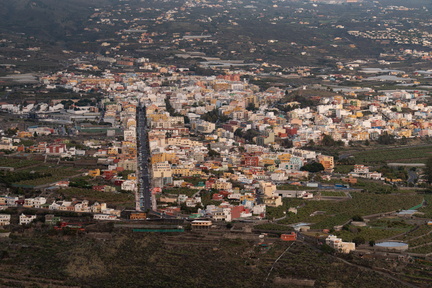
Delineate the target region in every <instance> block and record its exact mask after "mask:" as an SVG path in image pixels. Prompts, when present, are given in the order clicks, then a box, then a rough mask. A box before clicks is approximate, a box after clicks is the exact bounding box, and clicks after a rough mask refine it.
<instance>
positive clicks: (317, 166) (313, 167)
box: [300, 162, 324, 173]
mask: <svg viewBox="0 0 432 288" xmlns="http://www.w3.org/2000/svg"><path fill="white" fill-rule="evenodd" d="M300 170H301V171H308V172H313V173H314V172H320V171H323V170H324V166H323V165H322V164H321V163H318V162H312V163H308V164H306V165H304V166H303V167H301V168H300Z"/></svg>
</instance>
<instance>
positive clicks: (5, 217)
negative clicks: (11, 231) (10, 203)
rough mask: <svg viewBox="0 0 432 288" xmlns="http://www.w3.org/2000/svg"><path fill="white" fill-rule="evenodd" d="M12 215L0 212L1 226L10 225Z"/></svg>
mask: <svg viewBox="0 0 432 288" xmlns="http://www.w3.org/2000/svg"><path fill="white" fill-rule="evenodd" d="M10 219H11V215H9V214H0V226H6V225H10Z"/></svg>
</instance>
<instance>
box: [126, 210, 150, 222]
mask: <svg viewBox="0 0 432 288" xmlns="http://www.w3.org/2000/svg"><path fill="white" fill-rule="evenodd" d="M129 219H130V220H146V219H147V214H146V213H144V212H132V213H131V214H130V216H129Z"/></svg>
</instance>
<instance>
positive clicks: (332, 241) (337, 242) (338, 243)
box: [326, 235, 355, 253]
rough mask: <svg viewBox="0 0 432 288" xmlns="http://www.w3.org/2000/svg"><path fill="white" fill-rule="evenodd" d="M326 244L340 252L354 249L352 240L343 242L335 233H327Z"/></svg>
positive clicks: (348, 251)
mask: <svg viewBox="0 0 432 288" xmlns="http://www.w3.org/2000/svg"><path fill="white" fill-rule="evenodd" d="M326 244H327V245H329V246H330V247H332V248H333V249H335V250H336V251H338V252H341V253H350V252H351V251H354V250H355V244H354V242H343V241H342V239H341V238H338V237H337V236H335V235H329V236H328V237H327V238H326Z"/></svg>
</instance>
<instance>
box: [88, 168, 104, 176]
mask: <svg viewBox="0 0 432 288" xmlns="http://www.w3.org/2000/svg"><path fill="white" fill-rule="evenodd" d="M88 175H89V176H90V177H98V176H100V175H101V174H100V169H95V170H89V172H88Z"/></svg>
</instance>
